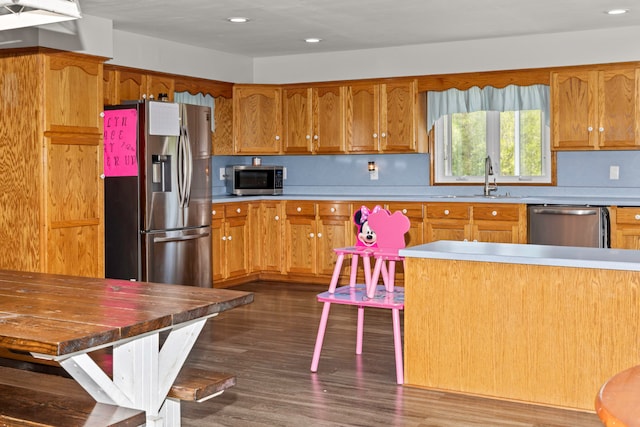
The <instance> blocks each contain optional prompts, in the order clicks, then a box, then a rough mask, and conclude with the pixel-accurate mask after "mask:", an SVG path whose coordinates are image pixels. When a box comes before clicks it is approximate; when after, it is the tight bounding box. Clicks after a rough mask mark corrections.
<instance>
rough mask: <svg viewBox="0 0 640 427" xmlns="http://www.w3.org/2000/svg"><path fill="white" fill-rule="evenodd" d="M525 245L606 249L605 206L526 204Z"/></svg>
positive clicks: (607, 217) (607, 223)
mask: <svg viewBox="0 0 640 427" xmlns="http://www.w3.org/2000/svg"><path fill="white" fill-rule="evenodd" d="M527 230H528V233H527V234H528V242H529V243H533V244H538V245H556V246H586V247H594V248H608V247H609V211H608V209H607V208H605V207H594V206H568V205H529V206H528V212H527Z"/></svg>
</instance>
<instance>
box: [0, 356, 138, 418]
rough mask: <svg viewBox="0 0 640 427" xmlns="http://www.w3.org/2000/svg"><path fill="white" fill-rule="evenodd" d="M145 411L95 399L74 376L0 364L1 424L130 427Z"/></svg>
mask: <svg viewBox="0 0 640 427" xmlns="http://www.w3.org/2000/svg"><path fill="white" fill-rule="evenodd" d="M145 422H146V416H145V413H144V411H139V410H135V409H128V408H121V407H118V406H113V405H105V404H103V403H97V402H96V401H95V400H93V398H92V397H91V396H89V395H88V394H87V393H86V392H85V391H84V390H83V389H82V387H80V385H78V384H77V383H76V382H75V381H74V380H72V379H69V378H63V377H59V376H55V375H45V374H41V373H37V372H31V371H24V370H21V369H14V368H6V367H0V425H2V426H38V427H74V426H87V427H89V426H95V427H105V426H114V427H115V426H118V427H130V426H139V425H143V424H145Z"/></svg>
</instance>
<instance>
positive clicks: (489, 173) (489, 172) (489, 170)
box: [484, 156, 498, 197]
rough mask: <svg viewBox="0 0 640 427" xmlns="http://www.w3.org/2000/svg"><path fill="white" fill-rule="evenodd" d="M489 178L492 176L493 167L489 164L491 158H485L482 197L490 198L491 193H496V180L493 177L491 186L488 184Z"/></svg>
mask: <svg viewBox="0 0 640 427" xmlns="http://www.w3.org/2000/svg"><path fill="white" fill-rule="evenodd" d="M489 176H493V165H492V164H491V157H490V156H487V158H486V159H484V195H485V197H487V196H490V195H491V192H492V191H498V184H496V178H495V177H493V184H489Z"/></svg>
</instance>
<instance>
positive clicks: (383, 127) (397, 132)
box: [347, 79, 427, 153]
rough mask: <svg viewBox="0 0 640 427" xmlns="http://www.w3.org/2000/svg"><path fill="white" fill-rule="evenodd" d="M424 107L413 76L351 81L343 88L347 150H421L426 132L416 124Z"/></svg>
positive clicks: (396, 151)
mask: <svg viewBox="0 0 640 427" xmlns="http://www.w3.org/2000/svg"><path fill="white" fill-rule="evenodd" d="M422 104H425V105H422ZM425 108H426V99H425V94H424V93H423V94H418V93H417V81H416V80H414V79H408V80H407V79H394V80H388V81H385V82H384V83H376V82H370V83H354V84H351V85H350V86H349V87H348V92H347V150H348V151H349V152H352V153H378V152H383V153H412V152H418V151H425V150H426V148H425V147H426V138H427V133H426V129H424V126H421V125H420V124H422V125H424V122H425V121H426V113H425V112H424V109H425ZM422 113H424V114H422ZM422 116H424V117H422Z"/></svg>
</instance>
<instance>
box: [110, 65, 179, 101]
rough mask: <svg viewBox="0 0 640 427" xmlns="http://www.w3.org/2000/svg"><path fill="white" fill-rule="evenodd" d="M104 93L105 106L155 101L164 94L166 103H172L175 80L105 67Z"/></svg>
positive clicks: (166, 76) (146, 73)
mask: <svg viewBox="0 0 640 427" xmlns="http://www.w3.org/2000/svg"><path fill="white" fill-rule="evenodd" d="M104 92H105V94H104V95H105V104H106V105H116V104H121V103H122V102H124V101H135V100H142V99H156V100H157V99H159V95H160V94H166V95H167V101H170V102H173V96H174V92H175V80H174V78H173V77H172V76H170V75H163V74H159V73H150V72H147V71H144V70H137V69H129V68H123V67H115V68H110V67H107V68H106V70H105V78H104Z"/></svg>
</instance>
